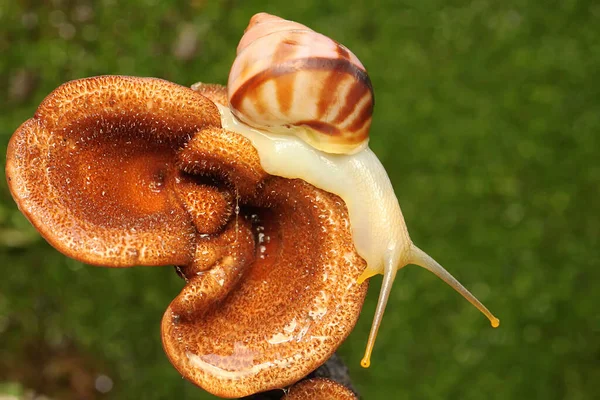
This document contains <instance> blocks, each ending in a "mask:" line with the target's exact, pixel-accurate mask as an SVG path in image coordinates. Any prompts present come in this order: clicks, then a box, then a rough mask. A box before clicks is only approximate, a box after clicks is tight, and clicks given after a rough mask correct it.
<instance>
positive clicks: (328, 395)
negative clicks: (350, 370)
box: [281, 378, 358, 400]
mask: <svg viewBox="0 0 600 400" xmlns="http://www.w3.org/2000/svg"><path fill="white" fill-rule="evenodd" d="M281 400H358V397H356V395H355V394H354V393H353V392H352V391H351V390H350V389H348V388H347V387H345V386H344V385H342V384H340V383H337V382H336V381H332V380H331V379H327V378H313V379H306V380H304V381H302V382H298V383H297V384H295V385H294V386H292V387H291V388H290V389H289V391H288V392H287V393H286V395H285V396H283V397H282V398H281Z"/></svg>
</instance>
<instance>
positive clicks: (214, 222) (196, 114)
mask: <svg viewBox="0 0 600 400" xmlns="http://www.w3.org/2000/svg"><path fill="white" fill-rule="evenodd" d="M203 90H204V91H205V93H204V94H205V95H206V96H208V97H206V96H203V95H201V94H199V93H197V92H194V91H193V90H191V89H187V88H184V87H181V86H178V85H175V84H172V83H169V82H165V81H162V80H158V79H150V78H128V77H117V76H109V77H97V78H90V79H84V80H81V81H74V82H69V83H67V84H65V85H63V86H61V87H59V88H58V89H56V90H55V91H54V92H53V93H52V94H50V95H49V96H48V98H47V99H46V100H44V102H43V103H42V104H41V106H40V108H39V109H38V111H37V113H36V114H35V116H34V118H32V119H30V120H28V121H27V122H25V123H24V124H23V125H22V126H21V127H20V128H19V129H18V130H17V131H16V132H15V134H14V136H13V137H12V139H11V142H10V144H9V151H8V160H7V167H6V171H7V177H8V180H9V186H10V188H11V192H12V193H13V196H14V198H15V200H16V201H17V204H18V205H19V207H20V209H21V210H22V211H23V213H24V214H25V215H26V216H27V217H28V218H29V219H30V221H31V222H32V223H33V224H34V226H36V228H37V229H38V230H39V231H40V232H41V233H42V235H43V236H44V237H45V238H46V239H47V240H48V241H49V242H50V243H51V244H52V245H53V246H55V247H56V248H57V249H58V250H59V251H61V252H63V253H64V254H66V255H68V256H70V257H73V258H76V259H78V260H81V261H84V262H87V263H92V264H98V265H108V266H131V265H136V264H139V265H166V264H176V265H178V266H179V271H180V273H181V275H182V276H183V277H184V279H185V281H186V284H185V286H184V288H183V289H182V291H181V293H180V294H179V295H178V296H177V297H176V298H175V299H174V300H173V302H172V303H171V304H170V305H169V307H168V308H167V310H166V312H165V314H164V317H163V321H162V338H163V344H164V348H165V351H166V353H167V355H168V357H169V359H170V360H171V362H172V363H173V365H174V366H175V367H176V368H177V369H178V370H179V372H180V373H181V374H182V375H183V376H184V377H186V378H187V379H189V380H191V381H192V382H194V383H196V384H197V385H199V386H201V387H202V388H204V389H205V390H207V391H209V392H211V393H213V394H216V395H218V396H223V397H240V396H245V395H248V394H253V393H256V392H261V391H265V390H270V389H273V388H283V387H286V386H288V385H290V384H292V383H294V382H296V381H297V380H299V379H301V378H302V377H304V376H305V375H307V374H308V373H309V372H311V371H312V370H314V369H316V368H317V367H318V366H319V365H320V364H322V363H323V362H325V360H327V358H328V357H329V356H330V355H331V354H332V353H333V352H334V351H335V350H336V349H337V347H338V346H339V345H340V344H341V343H342V341H343V340H344V339H345V338H346V337H347V335H348V334H349V333H350V331H351V330H352V328H353V327H354V325H355V323H356V321H357V319H358V314H359V312H360V308H361V306H362V303H363V301H364V297H365V294H366V289H367V284H366V283H365V284H362V285H358V284H357V283H356V282H357V277H358V276H359V275H360V273H361V272H362V270H363V269H364V268H365V263H364V260H362V259H361V258H360V257H359V256H358V254H357V253H356V251H355V249H354V245H353V241H352V237H351V233H350V223H349V220H348V215H347V210H346V207H345V205H344V203H343V201H342V200H341V199H340V198H339V197H337V196H335V195H333V194H330V193H327V192H324V191H322V190H320V189H317V188H315V187H313V186H311V185H309V184H307V183H306V182H304V181H301V180H289V179H283V178H279V177H273V176H269V175H268V174H266V173H265V171H264V170H263V169H262V168H261V166H260V159H259V158H258V153H257V152H256V150H255V149H254V148H253V147H252V145H251V143H250V141H249V140H248V139H246V138H244V137H242V136H240V135H238V134H236V133H233V132H229V131H226V130H224V129H222V128H221V125H220V117H219V113H218V110H217V108H216V106H215V105H214V103H213V102H212V101H211V100H209V98H210V99H214V101H220V99H222V98H223V93H224V90H225V89H224V88H223V87H218V86H214V85H203V86H201V87H199V88H198V91H199V92H200V93H202V91H203Z"/></svg>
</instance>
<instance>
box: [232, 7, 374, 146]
mask: <svg viewBox="0 0 600 400" xmlns="http://www.w3.org/2000/svg"><path fill="white" fill-rule="evenodd" d="M237 53H238V54H237V57H236V59H235V61H234V63H233V66H232V67H231V71H230V74H229V82H228V100H229V105H230V107H231V110H232V112H233V114H234V115H235V116H236V117H237V118H238V119H239V120H241V121H242V122H244V123H246V124H247V125H250V126H252V127H254V128H257V129H260V130H265V131H269V132H272V133H277V134H294V135H297V136H299V137H300V138H301V139H303V140H305V141H306V142H307V143H308V144H310V145H311V146H313V147H315V148H317V149H319V150H322V151H325V152H328V153H340V154H351V153H355V152H357V151H359V150H360V149H362V148H363V147H364V146H365V145H366V143H367V142H368V137H369V128H370V126H371V117H372V114H373V105H374V96H373V87H372V85H371V80H370V79H369V76H368V74H367V72H366V70H365V67H364V66H363V65H362V63H361V62H360V61H359V60H358V58H357V57H356V56H355V55H354V54H352V52H351V51H350V50H348V49H347V48H346V47H344V46H343V45H341V44H339V43H337V42H336V41H334V40H332V39H330V38H328V37H327V36H324V35H322V34H320V33H317V32H315V31H313V30H311V29H309V28H308V27H306V26H304V25H302V24H299V23H297V22H292V21H287V20H284V19H282V18H279V17H276V16H273V15H269V14H265V13H261V14H256V15H255V16H254V17H252V19H251V20H250V24H249V25H248V28H247V29H246V31H245V33H244V36H243V37H242V39H241V40H240V44H239V46H238V49H237Z"/></svg>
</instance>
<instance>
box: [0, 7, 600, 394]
mask: <svg viewBox="0 0 600 400" xmlns="http://www.w3.org/2000/svg"><path fill="white" fill-rule="evenodd" d="M267 4H268V5H267ZM258 11H268V12H271V13H274V14H277V15H280V16H282V17H285V18H288V19H293V20H297V21H300V22H302V23H305V24H307V25H309V26H310V27H312V28H314V29H315V30H318V31H321V32H323V33H325V34H327V35H329V36H331V37H333V38H335V39H337V40H338V41H340V42H342V43H344V44H346V45H347V46H348V47H349V48H351V49H352V50H353V51H354V52H355V53H356V54H357V55H358V56H359V57H360V58H361V60H362V61H363V63H364V64H365V66H366V67H367V68H368V70H369V72H370V75H371V79H372V81H373V85H374V87H375V92H376V98H377V104H376V112H375V117H374V121H373V127H372V131H371V132H372V135H371V147H372V148H373V150H374V151H375V152H376V153H377V154H378V155H379V156H380V158H381V159H382V161H383V163H384V165H385V166H386V168H387V170H388V171H389V173H390V177H391V179H392V181H393V183H394V187H395V189H396V192H397V194H398V196H399V199H400V202H401V205H402V208H403V211H404V214H405V217H406V220H407V224H408V227H409V229H410V231H411V233H412V237H413V239H414V241H415V243H417V244H418V245H419V246H420V247H422V248H423V249H425V250H426V251H427V252H429V254H431V255H432V256H434V257H435V258H436V259H437V260H438V261H440V262H441V263H442V264H443V265H444V266H445V267H446V268H447V269H448V270H450V271H451V272H452V273H453V274H454V275H455V276H456V277H457V278H458V279H460V280H461V281H462V282H463V283H464V284H465V285H466V286H467V287H468V288H470V289H471V290H472V291H473V292H474V294H475V295H476V296H478V297H479V298H480V299H481V300H482V301H483V302H484V303H485V304H486V305H487V306H488V307H489V308H490V309H491V310H492V311H493V312H494V313H495V314H496V315H497V316H498V317H499V318H500V319H501V321H502V325H501V327H500V328H499V329H492V328H490V326H489V323H488V321H487V320H486V319H485V318H484V317H483V316H482V315H481V314H479V313H478V312H477V311H476V310H475V309H474V308H472V307H471V306H470V305H469V304H468V303H467V302H465V301H464V300H463V299H461V298H460V297H459V296H458V295H457V294H456V293H455V292H454V291H452V290H451V289H450V288H449V287H447V286H446V285H445V284H443V283H442V282H441V281H439V280H438V279H437V278H435V277H434V276H433V275H432V274H430V273H428V272H426V271H424V270H422V269H420V268H416V267H409V268H406V269H405V270H402V271H401V272H400V274H399V276H398V279H397V280H396V282H397V283H396V287H395V288H394V290H393V294H392V297H391V300H390V304H389V306H388V311H387V313H386V317H385V319H384V322H383V325H382V329H381V331H380V335H379V339H378V342H377V345H376V348H375V353H374V356H373V364H372V367H371V368H370V369H367V370H364V369H362V368H360V366H359V361H360V358H361V356H362V353H363V348H364V345H365V342H366V338H367V334H368V329H369V327H370V324H371V318H372V315H373V310H374V305H375V301H376V298H377V292H378V287H379V283H380V282H381V279H380V278H379V277H378V278H374V279H373V281H372V287H371V291H370V293H369V297H368V300H367V302H366V303H365V306H364V312H363V314H362V317H361V319H360V321H359V323H358V325H357V327H356V329H355V330H354V332H353V333H352V335H351V336H350V338H349V339H348V341H347V342H346V343H345V344H344V345H343V346H342V347H341V348H340V350H339V352H340V354H341V356H342V357H343V358H344V360H345V361H346V362H347V364H348V365H349V366H350V369H351V374H352V378H353V381H354V383H355V384H356V387H357V388H358V390H359V391H360V392H361V394H362V395H363V397H364V398H365V399H396V398H397V399H405V398H406V399H570V400H574V399H591V398H599V396H600V312H599V311H598V307H599V306H600V294H599V293H600V286H599V282H600V279H599V278H600V273H599V270H600V257H599V240H598V238H599V236H600V206H599V195H600V139H599V135H600V76H599V71H600V3H598V2H597V1H577V0H564V1H504V2H501V1H493V0H475V1H441V0H421V1H418V0H413V1H409V0H405V1H396V0H387V1H386V0H365V1H354V2H351V1H349V0H310V1H304V0H303V1H290V0H277V1H275V0H273V1H269V2H261V1H241V0H240V1H233V0H229V1H226V0H224V1H216V0H214V1H209V0H205V1H203V0H191V1H159V0H135V1H128V2H125V1H117V0H101V1H91V0H90V1H73V0H62V1H61V0H49V1H40V2H37V1H33V0H30V1H26V0H0V86H1V87H2V89H1V90H0V110H1V111H0V155H1V159H2V162H3V163H4V160H5V154H6V144H7V142H8V140H9V137H10V135H11V134H12V132H13V131H14V130H15V129H16V128H17V127H18V126H19V124H20V123H21V122H23V121H25V120H26V119H27V118H30V117H31V116H32V115H33V113H34V111H35V109H36V107H37V105H38V104H39V103H40V101H41V100H42V99H43V98H44V97H45V96H46V95H47V94H48V93H49V92H50V91H52V90H53V89H54V88H55V87H57V86H58V85H60V84H61V83H63V82H65V81H68V80H71V79H76V78H82V77H88V76H93V75H99V74H126V75H137V76H155V77H161V78H165V79H168V80H171V81H174V82H177V83H180V84H183V85H190V84H192V83H194V82H196V81H199V80H201V81H205V82H216V83H225V82H226V79H227V74H228V69H229V66H230V65H231V62H232V60H233V58H234V53H235V46H236V44H237V41H238V40H239V38H240V36H241V34H242V32H243V29H244V28H245V26H246V24H247V22H248V20H249V18H250V17H251V15H252V14H254V13H255V12H258ZM0 260H1V270H0V397H1V396H2V394H14V395H18V396H22V395H23V393H26V392H29V393H30V392H31V390H32V389H35V390H37V393H42V394H45V395H46V396H48V398H52V399H179V398H181V399H184V398H185V399H209V398H213V397H211V396H210V395H208V394H206V393H205V392H203V391H202V390H201V389H198V388H196V387H195V386H193V385H192V384H190V383H188V382H186V381H185V380H183V379H182V378H181V376H180V375H179V374H178V373H177V372H176V371H175V369H173V368H172V367H171V365H170V364H169V362H168V361H167V358H166V356H165V355H164V354H163V351H162V347H161V343H160V331H159V323H160V319H161V317H162V313H163V311H164V310H165V308H166V306H167V305H168V303H169V302H170V301H171V299H173V298H174V296H175V295H176V294H177V293H178V291H179V289H180V288H181V286H182V281H181V280H180V279H179V278H178V277H177V276H176V275H175V273H174V272H173V269H172V268H135V269H128V270H118V269H103V268H96V267H90V266H85V265H83V264H81V263H79V262H75V261H73V260H70V259H67V258H66V257H64V256H62V255H61V254H59V253H58V252H56V251H55V250H54V249H53V248H51V247H50V246H49V245H48V244H47V243H45V242H44V241H43V240H42V239H41V238H40V237H39V236H38V234H37V233H36V231H35V230H34V229H33V228H32V227H31V226H30V225H29V223H28V222H27V221H26V220H25V218H24V217H23V216H22V215H21V214H20V213H19V212H18V210H17V208H16V206H15V204H14V203H13V201H12V199H11V196H10V194H9V191H8V189H7V186H6V182H5V181H4V180H3V179H2V180H1V181H0ZM96 386H97V388H96ZM102 391H105V392H107V393H105V394H103V393H102Z"/></svg>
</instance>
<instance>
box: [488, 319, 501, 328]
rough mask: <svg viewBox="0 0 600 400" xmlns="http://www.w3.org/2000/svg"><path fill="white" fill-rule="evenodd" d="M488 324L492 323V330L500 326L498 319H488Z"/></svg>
mask: <svg viewBox="0 0 600 400" xmlns="http://www.w3.org/2000/svg"><path fill="white" fill-rule="evenodd" d="M490 322H491V323H492V328H497V327H499V326H500V320H499V319H498V318H492V319H490Z"/></svg>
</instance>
